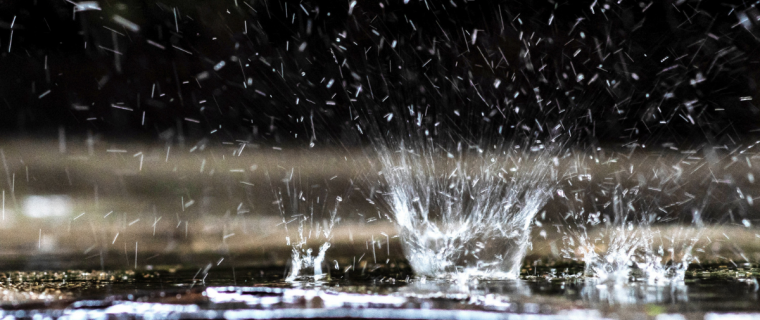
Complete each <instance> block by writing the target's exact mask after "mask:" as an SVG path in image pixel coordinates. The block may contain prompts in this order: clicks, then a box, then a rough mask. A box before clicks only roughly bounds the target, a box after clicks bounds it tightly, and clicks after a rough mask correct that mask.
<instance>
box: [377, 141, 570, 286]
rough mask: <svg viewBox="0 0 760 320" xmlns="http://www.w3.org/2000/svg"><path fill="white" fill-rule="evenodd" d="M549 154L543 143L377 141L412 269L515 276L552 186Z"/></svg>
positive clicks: (463, 276) (389, 198) (465, 276)
mask: <svg viewBox="0 0 760 320" xmlns="http://www.w3.org/2000/svg"><path fill="white" fill-rule="evenodd" d="M410 147H411V148H410ZM547 155H548V151H547V150H546V147H545V146H544V145H542V144H540V143H536V144H534V145H532V146H528V147H525V146H522V147H521V146H520V145H517V144H504V145H499V144H496V145H490V146H489V147H486V148H481V147H480V146H477V145H465V144H463V143H461V142H460V143H458V144H456V145H453V146H451V147H449V148H447V147H444V146H442V145H440V144H436V143H435V142H434V141H432V140H430V139H428V140H424V141H422V140H420V141H419V142H418V143H414V144H411V145H410V144H408V143H405V142H400V143H398V144H395V147H388V146H382V147H381V148H379V155H378V156H379V159H380V161H381V164H382V167H383V169H382V172H381V173H382V177H383V178H384V180H385V181H384V182H385V184H386V186H387V192H386V193H385V194H384V197H385V201H386V202H387V203H388V204H389V206H390V212H391V214H392V217H391V218H392V220H393V221H394V222H395V223H396V225H397V228H398V231H399V235H400V237H401V239H402V245H403V248H404V250H405V254H406V257H407V260H408V261H409V263H410V264H411V265H412V267H413V269H414V270H415V272H416V273H417V274H419V275H424V276H430V277H435V278H453V279H461V280H465V279H469V278H472V277H477V278H499V279H515V278H517V277H518V275H519V271H520V265H521V262H522V259H523V257H524V255H525V251H526V248H527V246H528V244H529V242H530V239H529V235H530V229H531V223H532V221H533V218H534V217H535V215H536V214H537V213H538V211H539V210H540V209H541V208H542V207H543V206H544V205H545V204H546V202H547V201H548V199H549V198H550V196H551V194H552V190H553V188H554V187H553V183H552V181H553V177H555V176H556V172H555V171H554V166H553V164H552V161H551V160H550V158H549V157H548V156H547Z"/></svg>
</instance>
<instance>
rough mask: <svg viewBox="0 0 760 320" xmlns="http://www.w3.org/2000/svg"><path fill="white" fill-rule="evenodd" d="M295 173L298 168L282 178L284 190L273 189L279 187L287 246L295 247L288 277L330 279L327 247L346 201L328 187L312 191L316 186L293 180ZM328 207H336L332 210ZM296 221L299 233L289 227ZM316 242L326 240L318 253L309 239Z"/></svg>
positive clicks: (280, 209)
mask: <svg viewBox="0 0 760 320" xmlns="http://www.w3.org/2000/svg"><path fill="white" fill-rule="evenodd" d="M293 174H294V170H291V171H290V173H288V174H286V175H285V178H283V179H282V180H281V181H282V183H283V184H284V190H283V188H275V187H274V186H273V187H272V190H275V198H276V199H277V201H276V203H277V205H278V209H279V211H280V215H281V217H282V225H283V226H284V228H285V233H286V238H285V239H286V242H287V245H289V246H291V268H290V272H289V273H288V276H287V277H286V279H285V280H286V281H322V280H326V279H327V278H328V277H329V272H324V271H323V268H322V266H323V264H324V263H325V255H326V254H327V250H328V249H330V246H331V243H330V240H331V239H332V236H333V234H332V232H333V229H334V228H335V225H336V224H337V223H339V222H340V217H338V208H339V207H340V204H341V202H343V197H341V196H334V197H332V196H330V195H329V194H328V192H327V190H322V193H320V194H310V192H309V190H311V189H314V188H301V187H300V186H299V185H297V183H296V182H294V181H293ZM267 177H268V174H267ZM270 183H271V180H270ZM349 190H350V187H349ZM283 194H284V196H283ZM285 199H287V200H288V201H285ZM328 206H332V208H331V209H328ZM294 222H297V223H298V228H297V230H296V233H295V235H293V234H291V232H290V229H289V228H288V225H289V224H291V223H294ZM291 236H293V238H291ZM294 240H295V241H294ZM313 241H317V242H322V244H321V245H320V246H319V249H318V252H317V253H316V255H314V250H313V249H312V248H311V247H310V246H309V242H313Z"/></svg>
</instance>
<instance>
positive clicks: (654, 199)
mask: <svg viewBox="0 0 760 320" xmlns="http://www.w3.org/2000/svg"><path fill="white" fill-rule="evenodd" d="M610 158H611V159H610ZM610 158H608V160H607V161H606V162H603V163H602V164H601V165H596V166H595V167H594V166H589V165H588V164H587V163H584V161H583V160H581V161H576V162H575V163H574V164H573V165H572V166H571V167H574V170H575V171H576V172H592V173H596V175H591V174H588V175H586V177H585V178H584V180H585V181H584V180H581V179H580V178H579V180H580V181H583V183H585V184H581V185H580V186H578V185H577V184H576V185H575V186H573V187H574V188H576V190H575V191H572V194H573V195H572V197H569V198H565V200H566V205H567V207H568V208H569V211H570V212H569V213H568V214H566V215H565V217H566V219H567V221H574V222H575V224H574V225H573V224H572V223H571V224H570V225H567V226H565V227H567V228H568V230H569V231H570V232H569V233H568V234H571V236H568V237H567V238H568V239H569V240H570V241H567V243H566V245H567V246H569V247H571V251H573V252H572V254H571V255H574V256H576V257H580V259H579V260H582V261H583V262H584V263H585V266H586V272H585V273H586V275H587V276H589V277H593V278H595V281H597V282H599V283H604V284H606V285H615V284H620V283H625V282H629V281H631V280H635V281H645V282H647V283H648V284H652V285H655V284H656V285H662V284H668V283H674V282H683V280H684V277H685V273H686V270H687V268H688V266H689V264H690V263H691V262H692V261H694V260H695V259H696V258H695V257H694V256H693V254H692V249H693V248H694V246H695V245H696V243H697V242H698V240H699V229H698V228H693V227H685V226H682V225H678V224H674V222H678V220H676V218H674V217H672V215H673V214H674V211H675V210H678V209H679V208H678V206H679V205H681V204H684V203H687V202H689V201H690V200H691V199H693V198H694V197H693V196H691V195H690V194H689V193H687V192H683V191H682V192H678V193H677V192H675V191H677V190H679V191H680V188H681V185H682V183H681V182H680V181H681V175H680V172H681V169H680V167H678V166H677V165H670V166H668V165H665V162H666V160H667V158H664V159H663V158H660V159H658V162H659V163H658V164H656V165H653V166H650V165H643V167H644V168H648V170H649V171H643V170H642V171H639V170H640V169H639V168H638V167H637V166H636V165H639V166H642V164H641V163H636V165H634V163H633V162H631V163H627V162H623V163H620V164H617V163H618V161H619V160H620V159H615V158H612V157H610ZM612 160H615V161H614V162H613V161H612ZM621 162H622V161H621ZM598 163H599V162H598V161H597V164H598ZM610 163H616V165H619V166H620V168H622V169H623V170H618V171H614V172H612V174H611V175H609V176H605V175H604V174H603V173H604V172H605V171H604V170H605V168H604V167H605V166H607V165H608V164H610ZM610 169H612V168H610ZM621 172H624V173H627V174H628V175H629V177H630V178H624V177H623V176H622V175H621V174H620V173H621ZM599 178H601V179H599ZM631 178H635V179H631ZM594 179H599V180H601V181H603V182H602V183H600V184H597V185H595V182H594V181H595V180H594ZM599 180H596V181H599ZM568 183H569V184H570V185H572V183H570V182H568ZM607 186H609V187H607ZM578 187H581V188H578ZM578 190H581V191H578ZM589 190H590V191H589ZM708 193H709V191H708ZM679 194H685V195H686V196H685V198H686V200H684V199H682V198H679ZM681 197H683V196H681ZM577 203H580V204H577ZM697 205H699V204H697ZM666 208H667V210H666ZM694 219H696V220H695V221H697V222H699V223H701V220H700V218H699V215H698V214H694ZM692 222H693V223H694V224H695V225H696V226H699V225H700V224H699V223H697V222H694V221H692ZM573 235H574V236H573Z"/></svg>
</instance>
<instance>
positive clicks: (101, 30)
mask: <svg viewBox="0 0 760 320" xmlns="http://www.w3.org/2000/svg"><path fill="white" fill-rule="evenodd" d="M99 6H100V8H101V10H91V11H84V12H76V13H74V7H75V5H74V4H72V3H70V2H67V1H64V0H30V1H2V2H0V29H2V30H0V48H1V49H2V50H0V51H1V52H0V100H1V101H0V132H1V133H2V135H3V136H4V137H7V138H14V137H33V138H54V137H56V136H57V135H58V134H59V131H60V130H61V129H63V131H65V132H66V133H67V134H68V135H69V136H77V135H81V136H84V135H85V134H86V133H87V132H90V133H93V134H96V135H101V136H104V137H108V138H110V139H124V140H143V141H167V142H176V141H180V142H181V141H184V140H185V139H202V138H210V139H212V140H219V141H232V140H245V141H249V142H257V143H265V144H287V143H296V144H299V145H306V144H308V143H310V142H315V144H316V145H321V146H324V145H343V146H351V145H357V144H359V143H360V142H361V141H362V139H366V138H364V137H365V136H366V133H367V131H368V130H369V129H368V128H369V127H376V125H377V124H379V127H378V128H379V129H381V130H384V129H390V128H394V127H396V126H398V125H402V126H404V127H406V128H408V129H412V130H429V131H432V132H433V134H438V133H440V130H446V131H447V132H453V133H455V134H462V135H464V136H470V135H471V136H498V135H501V136H504V137H506V138H510V137H515V136H530V137H535V138H555V139H556V138H557V137H560V136H563V137H572V138H571V139H572V140H573V141H576V142H577V143H579V144H582V145H587V144H591V145H595V144H607V145H624V144H630V143H639V144H654V145H664V146H672V145H677V146H678V145H691V144H696V143H703V142H706V143H709V144H713V145H725V144H739V143H741V142H742V141H745V140H747V141H750V140H752V139H754V136H755V133H754V130H755V129H756V128H757V127H758V125H757V123H758V121H757V120H756V119H757V117H758V116H759V114H758V112H760V110H759V109H758V108H757V107H756V106H755V101H756V100H747V99H742V97H749V98H752V97H755V96H756V92H757V88H756V79H757V77H758V71H757V70H758V68H757V66H758V58H757V57H758V54H757V53H758V50H757V49H758V38H757V36H756V34H758V32H757V28H756V27H755V23H756V21H755V20H756V17H757V12H758V11H757V10H756V9H755V8H754V7H748V6H747V5H744V4H739V3H730V2H722V3H721V2H717V1H652V2H646V1H644V2H635V1H619V2H613V1H606V2H605V1H558V2H555V1H468V2H466V1H461V0H452V1H432V0H428V1H424V0H422V1H418V0H412V1H410V2H409V3H408V4H404V3H403V2H402V1H401V0H394V1H380V2H375V1H358V2H356V3H355V5H353V6H352V4H351V2H347V1H301V2H298V1H272V0H269V1H264V0H237V1H235V0H224V1H139V0H127V1H99ZM350 8H352V9H350ZM115 15H118V16H121V17H124V18H126V19H127V20H129V21H131V22H133V23H135V24H136V25H138V26H139V31H137V32H133V31H130V30H128V29H127V28H125V27H124V26H122V25H120V24H119V23H117V22H115V20H114V19H113V17H114V16H115ZM175 16H176V19H175ZM745 17H746V20H745ZM14 20H15V22H13V21H14ZM741 20H745V21H744V23H740V21H741ZM550 21H551V23H550ZM11 23H13V28H12V29H11ZM475 30H477V36H476V37H474V36H473V33H474V32H475ZM246 31H247V32H246ZM11 33H13V36H12V42H11V39H10V38H11ZM338 39H339V40H340V41H339V42H338ZM538 39H541V41H538ZM148 41H152V42H154V43H156V44H158V46H155V45H152V44H150V43H149V42H148ZM393 41H397V45H396V46H395V48H393V47H392V46H391V43H392V42H393ZM9 46H10V48H9ZM159 46H161V47H162V48H160V47H159ZM175 47H177V48H181V49H182V50H185V51H187V52H184V51H182V50H179V49H176V48H175ZM301 48H303V50H299V49H301ZM578 50H580V51H578ZM113 51H117V52H119V53H118V54H117V53H114V52H113ZM576 52H577V54H576ZM221 61H224V62H225V66H224V67H223V68H221V69H219V70H215V69H214V66H215V65H217V64H218V63H220V62H221ZM580 74H583V77H582V78H583V79H582V80H579V79H580V78H581V77H580V76H579V75H580ZM331 79H334V84H333V85H332V86H331V87H330V88H327V83H328V82H329V81H330V80H331ZM497 79H498V81H500V84H499V86H498V87H496V86H495V82H496V81H497ZM592 80H593V81H592ZM359 87H361V92H359V93H358V94H357V91H358V90H359V89H358V88H359ZM48 91H49V93H47V94H45V93H46V92H48ZM43 94H44V95H43ZM749 98H748V99H749ZM743 100H744V101H743ZM331 101H332V102H331ZM114 106H117V107H121V108H117V107H114ZM122 108H128V109H130V110H124V109H122ZM390 113H393V115H394V117H393V119H392V121H386V119H388V114H390ZM419 113H422V115H423V116H422V117H421V118H418V117H419V116H418V114H419ZM143 116H144V121H143ZM418 122H419V123H418ZM214 130H216V131H214ZM212 132H213V133H212Z"/></svg>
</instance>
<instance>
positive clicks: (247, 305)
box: [0, 264, 760, 319]
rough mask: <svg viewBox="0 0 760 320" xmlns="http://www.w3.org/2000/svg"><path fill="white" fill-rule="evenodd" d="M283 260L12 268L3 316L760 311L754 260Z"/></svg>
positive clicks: (552, 315)
mask: <svg viewBox="0 0 760 320" xmlns="http://www.w3.org/2000/svg"><path fill="white" fill-rule="evenodd" d="M285 270H286V268H285V267H272V268H237V269H221V268H219V269H206V270H203V269H201V270H188V269H180V270H175V269H161V270H154V271H149V272H134V271H125V272H120V271H112V272H100V271H93V272H84V271H67V272H6V273H3V274H2V275H0V280H1V282H2V296H1V298H2V309H3V311H2V313H3V316H12V317H15V318H32V319H45V318H51V319H54V318H61V319H90V318H97V319H104V318H114V317H116V318H119V319H121V318H141V319H142V318H144V319H165V318H177V319H179V318H183V319H188V318H204V319H211V318H213V319H265V318H266V319H286V318H357V319H524V318H525V319H528V318H530V319H536V318H537V319H583V318H585V319H596V318H612V319H646V318H657V319H671V318H668V317H670V316H677V319H703V318H709V317H713V316H716V315H720V316H723V317H725V316H727V313H728V312H734V313H735V312H741V313H742V314H743V315H744V316H752V314H753V313H755V314H756V315H755V316H754V317H760V303H758V302H759V300H760V296H759V293H758V280H757V278H758V275H759V274H760V269H758V268H757V266H754V268H753V266H747V267H746V268H731V269H729V268H721V267H719V266H717V267H711V268H706V269H704V270H701V271H692V272H690V273H689V274H688V276H687V277H688V279H687V280H686V282H685V283H677V284H666V285H648V284H646V283H644V282H632V283H629V284H624V285H621V284H617V285H615V284H605V283H599V282H597V281H594V280H590V279H586V280H583V279H582V278H580V277H577V276H575V275H573V274H575V271H579V270H581V269H580V266H570V267H568V268H563V270H564V271H566V272H565V274H566V275H561V274H560V275H557V274H558V273H557V270H556V268H539V270H532V271H530V273H533V274H535V275H533V276H527V275H524V276H523V277H522V279H521V280H517V281H479V282H469V283H466V284H463V283H456V282H450V281H442V280H429V279H425V278H419V277H413V276H412V275H411V273H410V269H409V268H408V266H406V265H404V264H398V265H396V266H395V267H389V266H387V265H382V266H377V267H375V268H366V269H364V271H356V272H353V273H352V272H350V271H349V272H345V273H344V272H342V270H332V273H331V274H330V276H329V277H328V278H326V279H325V280H324V281H302V282H285V281H283V280H282V279H283V277H284V273H285Z"/></svg>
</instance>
